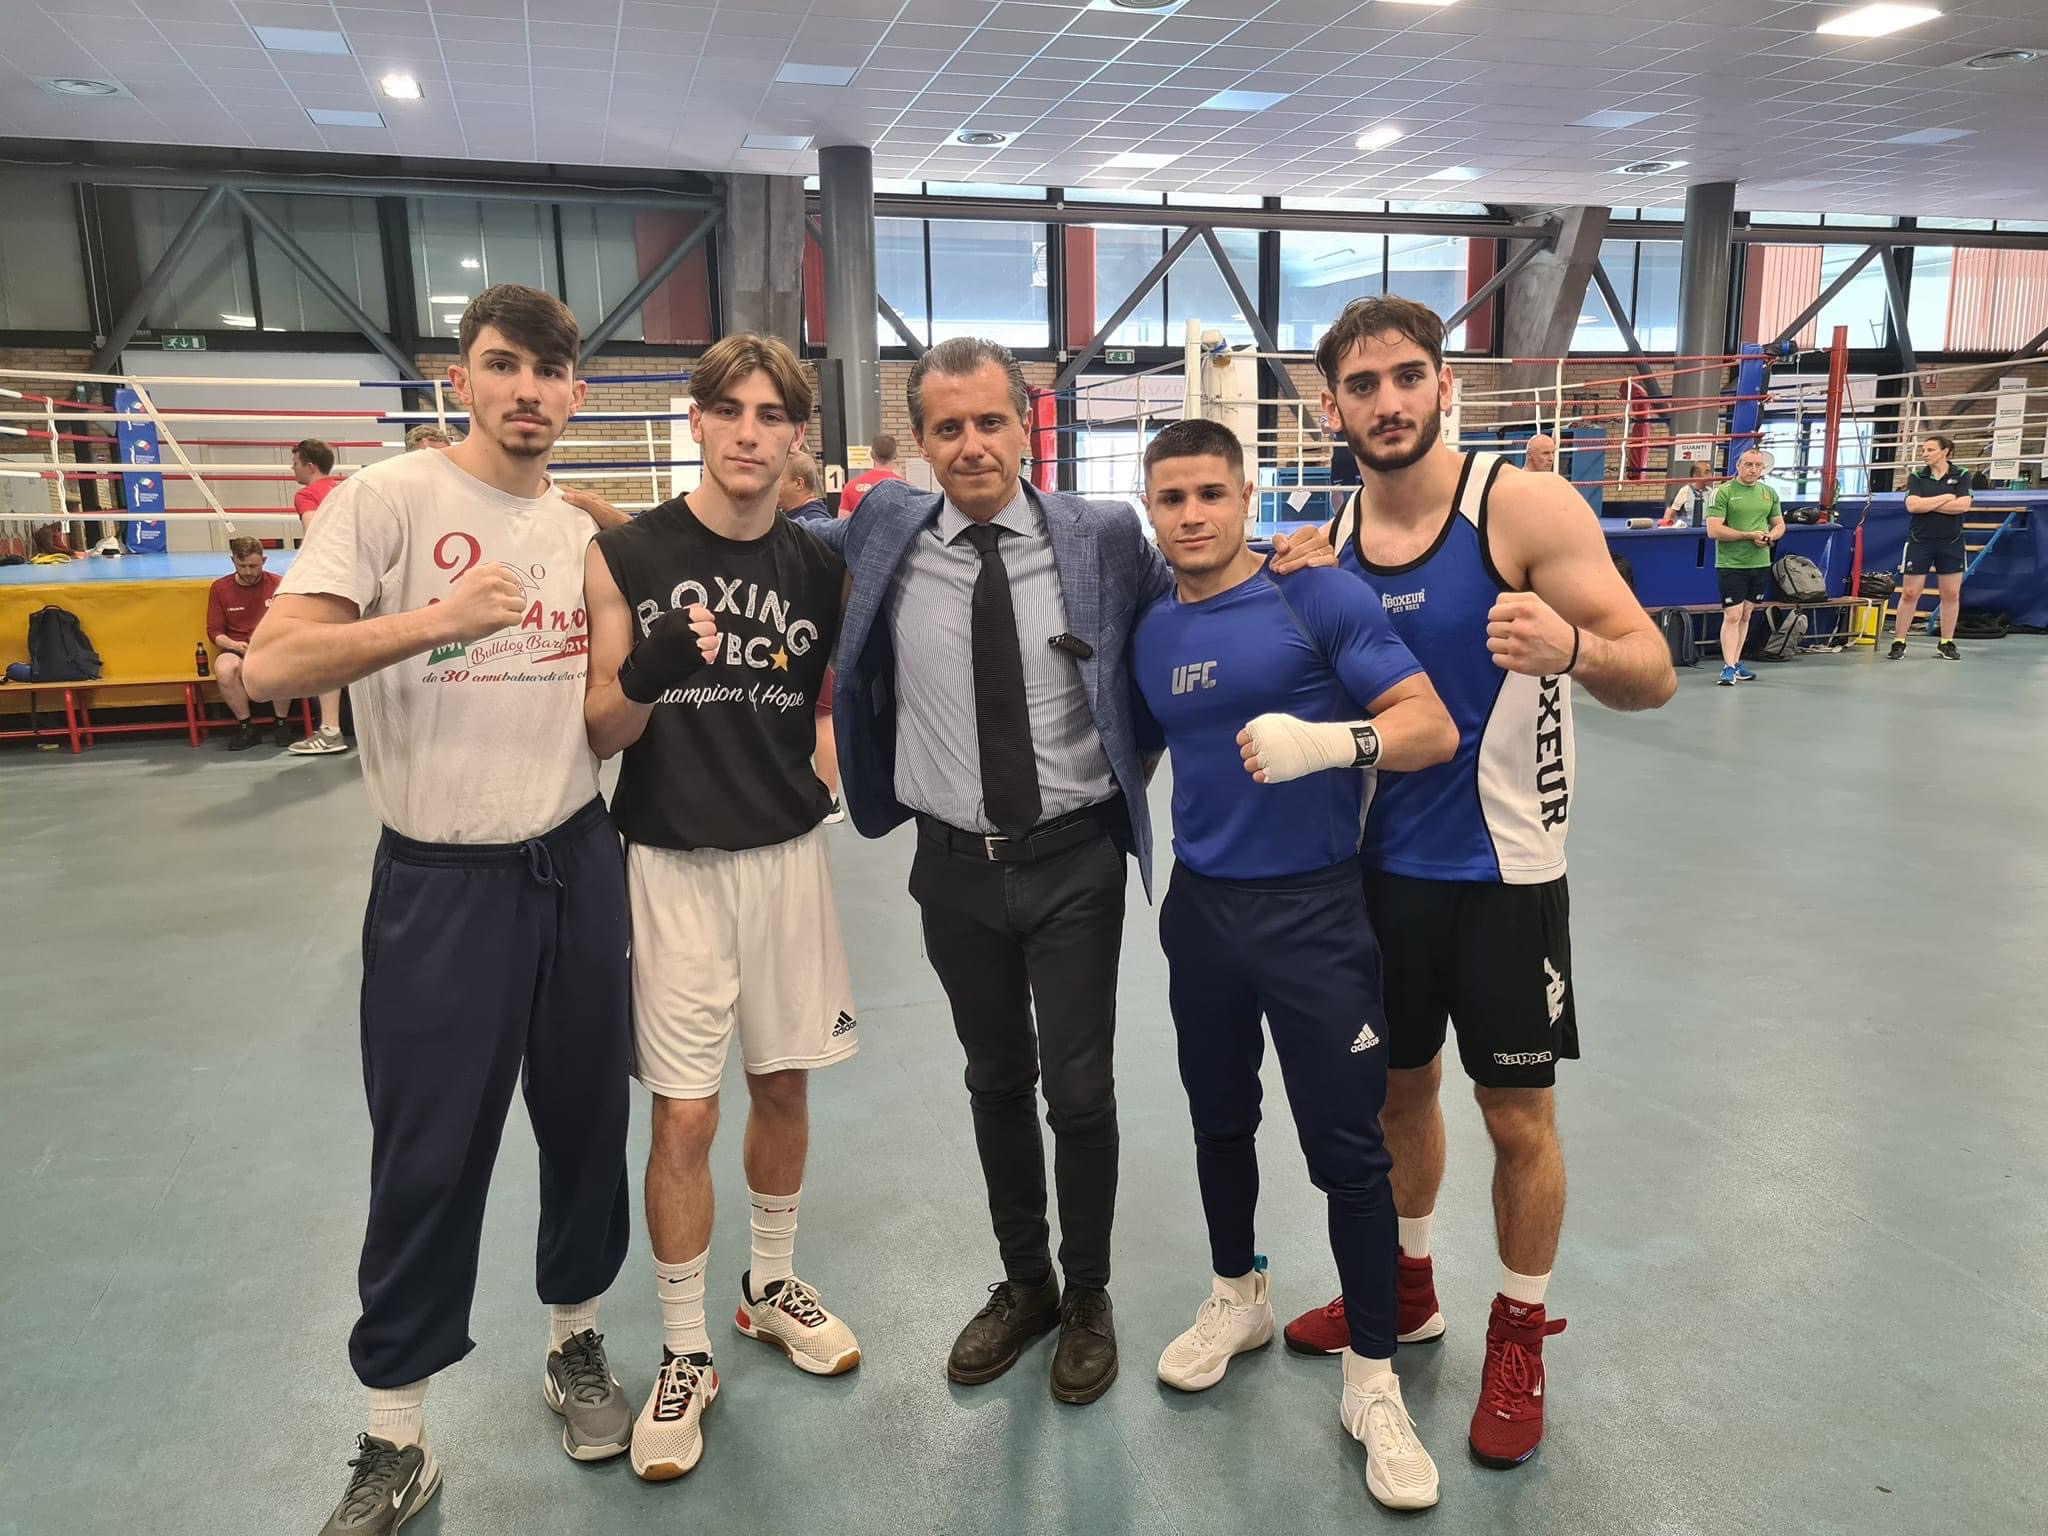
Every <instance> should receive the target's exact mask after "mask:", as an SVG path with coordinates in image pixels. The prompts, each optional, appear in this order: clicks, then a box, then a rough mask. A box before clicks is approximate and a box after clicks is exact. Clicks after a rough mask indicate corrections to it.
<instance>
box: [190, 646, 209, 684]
mask: <svg viewBox="0 0 2048 1536" xmlns="http://www.w3.org/2000/svg"><path fill="white" fill-rule="evenodd" d="M192 665H193V666H194V667H196V668H197V669H198V672H199V675H200V676H201V677H207V676H210V675H211V674H210V673H209V672H208V671H207V668H206V642H205V641H204V640H202V641H200V642H199V644H197V645H195V646H193V647H192Z"/></svg>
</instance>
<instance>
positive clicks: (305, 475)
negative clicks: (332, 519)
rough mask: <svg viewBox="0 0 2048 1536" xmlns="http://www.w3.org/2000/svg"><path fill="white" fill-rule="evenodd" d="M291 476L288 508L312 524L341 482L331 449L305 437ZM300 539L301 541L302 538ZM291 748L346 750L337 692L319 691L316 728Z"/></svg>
mask: <svg viewBox="0 0 2048 1536" xmlns="http://www.w3.org/2000/svg"><path fill="white" fill-rule="evenodd" d="M292 478H293V479H294V480H296V481H298V482H299V488H298V490H297V491H295V492H294V493H293V494H292V510H293V511H294V512H296V513H298V514H299V522H300V523H301V524H302V525H303V526H304V527H306V528H311V527H312V526H313V514H314V513H315V512H316V511H318V510H319V508H320V503H321V502H323V501H325V500H326V499H327V493H328V492H329V491H331V490H333V489H334V488H335V487H336V486H337V485H339V484H341V476H339V475H337V474H336V473H335V472H334V449H333V448H332V447H331V446H330V445H329V444H327V443H323V442H321V441H320V439H319V438H317V437H309V438H307V439H306V440H305V441H304V442H302V443H299V444H298V445H297V446H295V447H294V448H293V449H292ZM300 542H301V543H303V542H305V541H304V540H303V539H301V540H300ZM291 750H292V751H293V752H294V753H296V754H297V755H298V756H300V757H319V756H322V755H324V754H326V753H329V752H346V751H347V750H348V742H347V740H346V739H344V738H343V736H342V734H341V694H340V693H339V692H335V693H323V694H321V695H320V729H319V730H317V731H315V732H314V733H313V734H312V735H311V736H308V737H306V738H305V739H304V740H303V741H295V742H293V743H292V745H291Z"/></svg>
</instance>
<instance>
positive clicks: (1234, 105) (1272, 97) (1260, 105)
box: [1198, 91, 1288, 112]
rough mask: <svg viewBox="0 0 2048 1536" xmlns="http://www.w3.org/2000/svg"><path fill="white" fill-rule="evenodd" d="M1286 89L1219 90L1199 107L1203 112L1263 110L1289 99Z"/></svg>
mask: <svg viewBox="0 0 2048 1536" xmlns="http://www.w3.org/2000/svg"><path fill="white" fill-rule="evenodd" d="M1287 96H1288V93H1287V92H1286V91H1218V92H1217V93H1216V94H1215V95H1214V96H1211V97H1210V98H1209V99H1208V100H1207V101H1205V102H1203V103H1202V105H1201V107H1200V108H1199V109H1198V110H1200V111H1203V112H1263V111H1265V110H1266V108H1268V107H1271V106H1277V105H1278V104H1279V103H1281V102H1283V101H1285V100H1286V99H1287Z"/></svg>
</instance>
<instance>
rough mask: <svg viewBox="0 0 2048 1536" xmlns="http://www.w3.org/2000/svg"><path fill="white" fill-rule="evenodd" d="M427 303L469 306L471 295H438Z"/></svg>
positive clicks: (434, 295)
mask: <svg viewBox="0 0 2048 1536" xmlns="http://www.w3.org/2000/svg"><path fill="white" fill-rule="evenodd" d="M427 302H428V303H429V304H467V303H468V302H469V295H468V294H466V293H437V294H433V295H432V296H430V297H429V298H428V300H427Z"/></svg>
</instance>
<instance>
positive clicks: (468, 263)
mask: <svg viewBox="0 0 2048 1536" xmlns="http://www.w3.org/2000/svg"><path fill="white" fill-rule="evenodd" d="M482 265H483V263H482V262H480V261H478V260H477V259H476V258H475V257H474V256H465V257H463V258H462V270H463V271H465V272H474V271H476V270H477V268H479V267H481V266H482Z"/></svg>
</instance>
